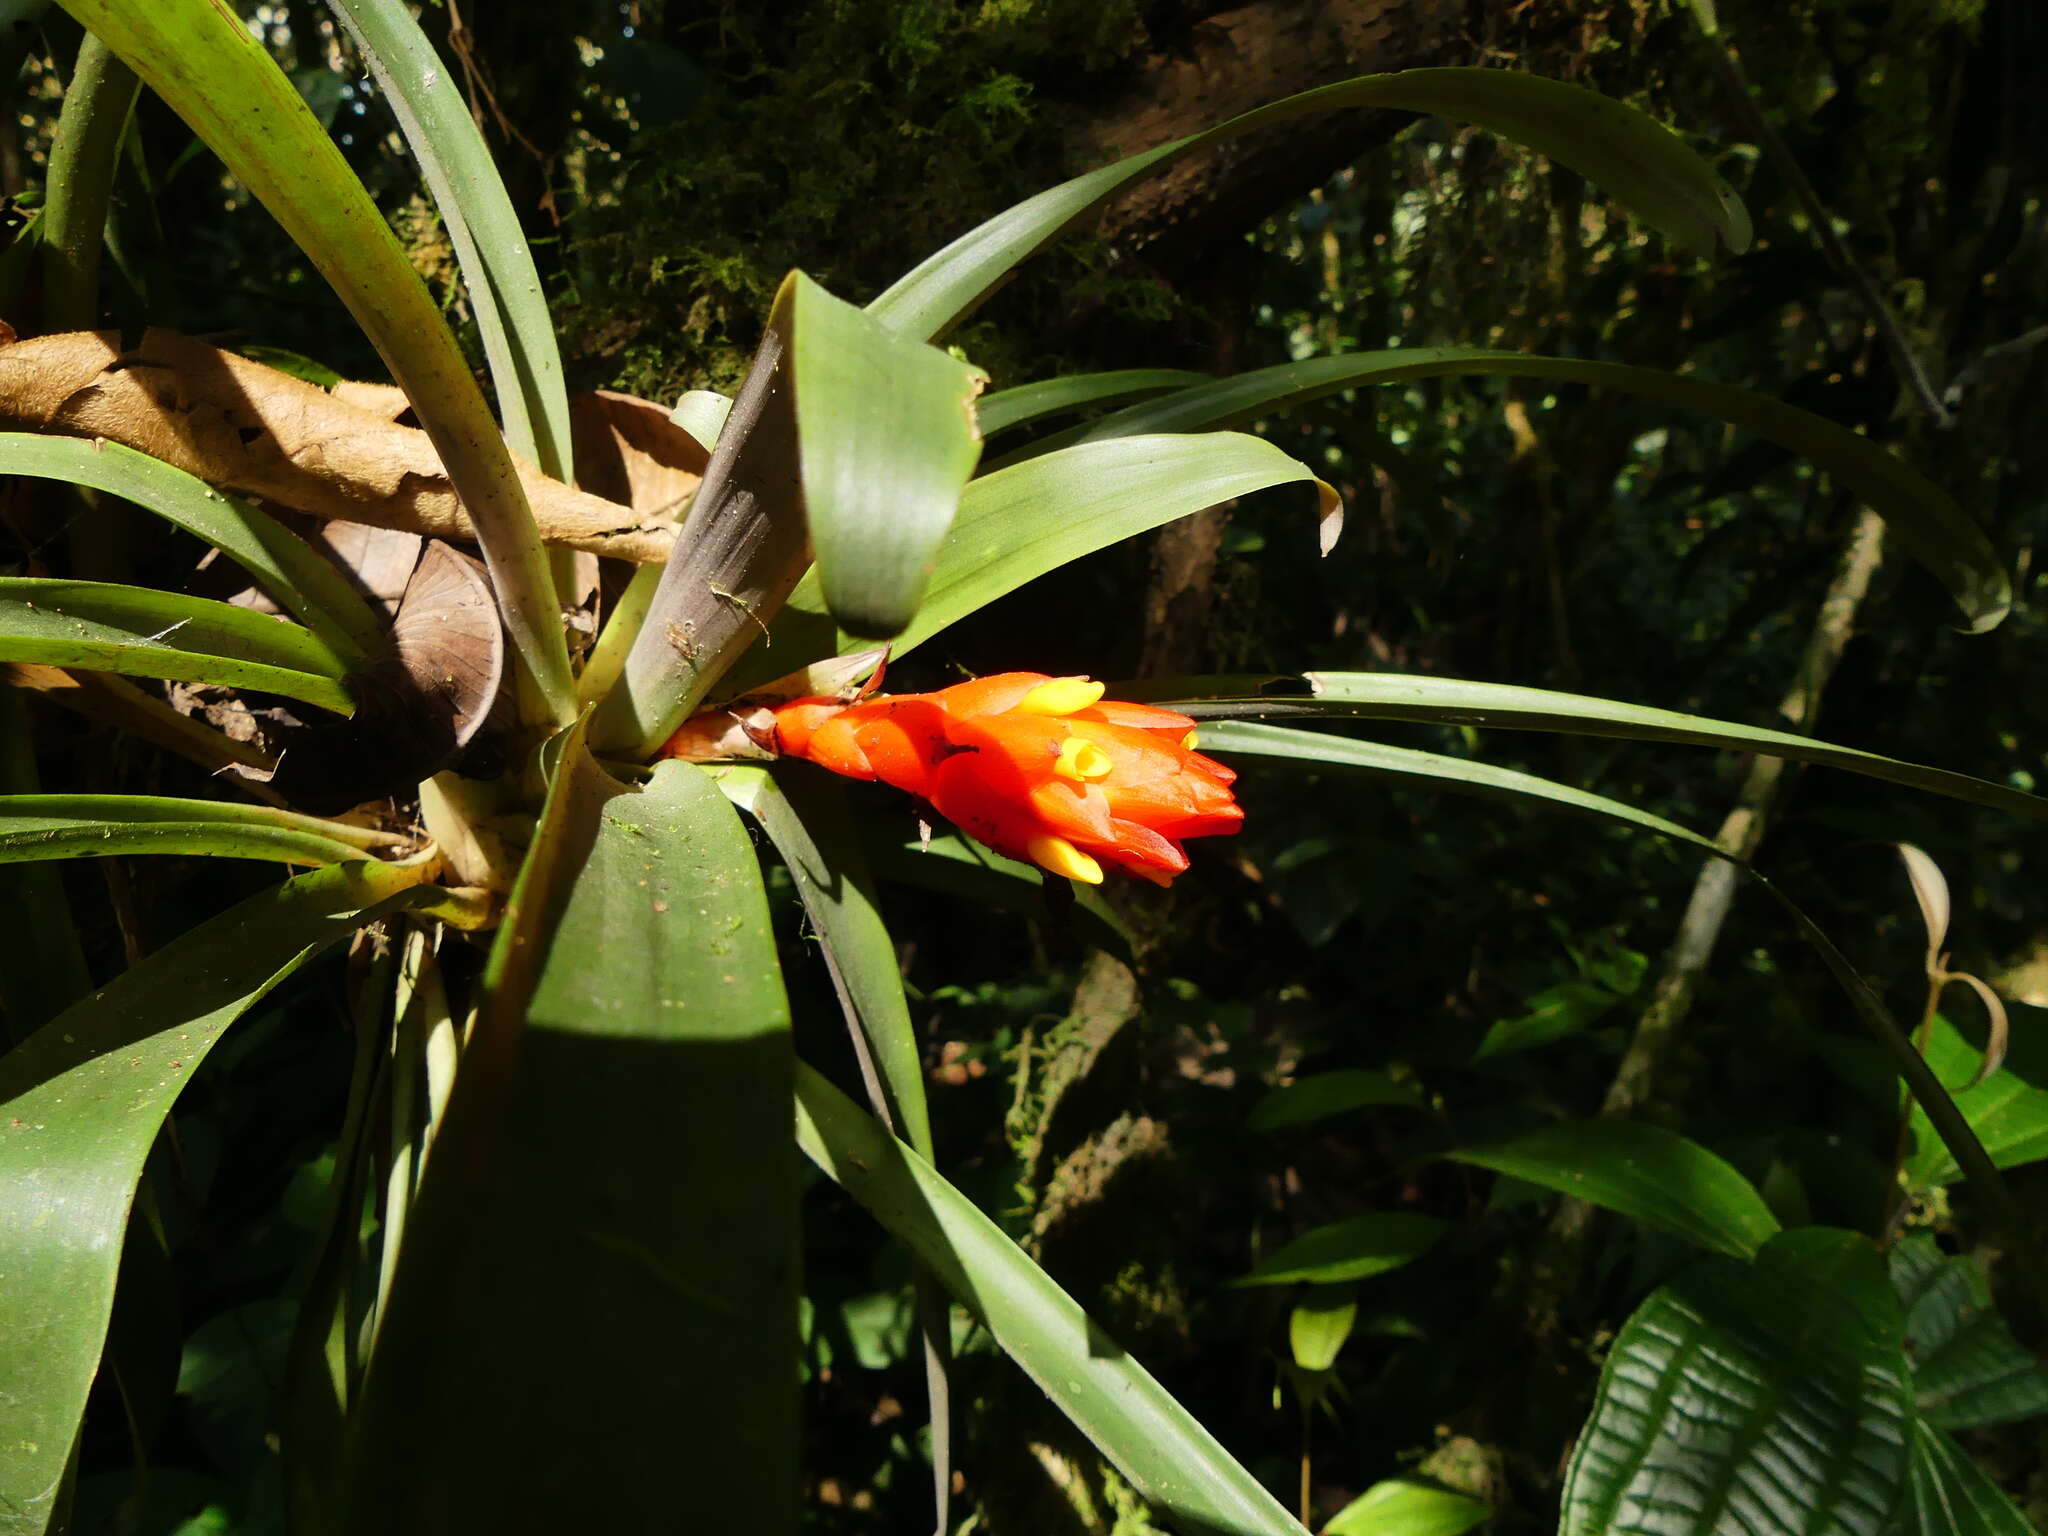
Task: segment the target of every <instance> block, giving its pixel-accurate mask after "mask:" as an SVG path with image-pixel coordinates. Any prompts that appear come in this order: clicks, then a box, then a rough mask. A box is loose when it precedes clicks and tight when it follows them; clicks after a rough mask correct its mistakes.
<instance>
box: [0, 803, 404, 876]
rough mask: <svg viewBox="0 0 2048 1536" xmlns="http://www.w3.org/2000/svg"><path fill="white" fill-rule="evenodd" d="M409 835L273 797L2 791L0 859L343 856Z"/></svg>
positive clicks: (324, 860) (297, 860)
mask: <svg viewBox="0 0 2048 1536" xmlns="http://www.w3.org/2000/svg"><path fill="white" fill-rule="evenodd" d="M403 842H404V839H403V838H399V837H394V836H392V835H391V834H389V833H386V832H371V831H367V830H366V829H364V828H362V827H351V826H347V825H344V824H343V823H341V822H337V821H323V820H322V819H321V818H319V817H317V816H301V815H299V814H298V813H297V812H295V811H286V810H279V809H276V808H275V807H272V806H267V805H237V804H233V803H231V802H228V801H218V800H175V799H170V798H165V797H159V796H151V795H0V864H8V863H18V862H24V861H27V860H33V859H78V858H109V857H112V856H113V855H116V854H131V853H175V854H202V855H214V856H217V857H221V858H232V859H277V860H279V861H281V862H283V863H286V864H339V863H341V862H343V861H344V860H347V859H360V858H363V857H365V855H366V852H367V850H369V849H372V848H391V847H397V846H400V845H401V844H402V843H403Z"/></svg>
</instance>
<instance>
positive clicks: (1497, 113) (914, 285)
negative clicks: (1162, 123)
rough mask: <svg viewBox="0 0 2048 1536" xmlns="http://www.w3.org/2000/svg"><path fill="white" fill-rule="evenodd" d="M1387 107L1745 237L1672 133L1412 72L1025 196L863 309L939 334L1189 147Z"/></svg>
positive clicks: (1602, 106)
mask: <svg viewBox="0 0 2048 1536" xmlns="http://www.w3.org/2000/svg"><path fill="white" fill-rule="evenodd" d="M1346 107H1352V108H1392V109H1397V110H1402V111H1408V112H1425V113H1436V114H1441V115H1442V116H1445V117H1449V118H1453V119H1455V120H1457V121H1459V122H1467V123H1477V124H1478V125H1480V126H1481V127H1484V128H1490V129H1492V130H1494V131H1495V132H1496V133H1499V134H1500V135H1501V136H1502V137H1504V138H1509V139H1513V140H1515V141H1517V142H1518V143H1522V144H1526V145H1528V146H1529V147H1530V148H1532V149H1536V150H1540V151H1541V152H1542V153H1544V154H1546V155H1549V156H1550V157H1551V158H1552V159H1554V160H1557V161H1558V162H1560V163H1561V164H1564V165H1568V166H1570V167H1571V168H1572V169H1573V170H1575V171H1578V172H1579V173H1580V174H1582V175H1584V176H1586V177H1587V178H1588V179H1590V180H1591V181H1592V182H1594V183H1595V184H1596V185H1598V186H1600V187H1601V188H1603V189H1604V190H1606V191H1607V192H1608V193H1610V194H1612V195H1613V196H1614V197H1616V198H1618V199H1620V200H1621V201H1622V202H1623V203H1625V204H1627V205H1628V206H1629V207H1630V208H1631V209H1633V210H1634V212H1635V213H1636V214H1637V215H1638V216H1639V217H1640V218H1642V219H1644V220H1645V221H1646V222H1648V223H1650V224H1654V225H1655V226H1656V227H1657V228H1659V229H1661V230H1663V231H1664V233H1665V234H1667V235H1669V236H1670V237H1671V238H1672V239H1673V240H1675V241H1677V242H1679V243H1680V244H1682V245H1686V246H1689V247H1691V248H1693V249H1695V250H1700V251H1712V250H1714V249H1716V248H1717V247H1719V246H1726V247H1727V248H1728V249H1730V250H1734V251H1740V250H1743V249H1744V248H1746V247H1747V246H1748V244H1749V237H1750V227H1749V215H1748V214H1747V213H1746V212H1745V211H1744V210H1743V207H1742V204H1741V202H1740V201H1739V200H1738V199H1737V198H1736V196H1735V194H1734V193H1733V192H1731V191H1730V190H1729V189H1728V187H1727V185H1726V184H1725V183H1724V182H1723V181H1722V180H1721V178H1720V177H1718V176H1716V175H1715V174H1714V173H1713V171H1712V170H1710V169H1709V168H1708V166H1707V165H1706V163H1705V162H1704V161H1702V160H1701V159H1700V158H1699V157H1698V156H1697V155H1695V154H1694V153H1693V152H1692V151H1691V150H1690V149H1688V148H1686V146H1685V144H1684V142H1683V141H1682V140H1681V139H1680V138H1679V137H1678V135H1676V134H1675V133H1673V132H1672V131H1671V130H1670V129H1668V128H1666V127H1664V126H1663V125H1662V124H1661V123H1658V122H1657V121H1655V120H1654V119H1653V118H1649V117H1646V116H1644V115H1643V114H1642V113H1641V112H1638V111H1636V110H1635V109H1634V108H1633V107H1629V106H1625V105H1623V104H1622V103H1621V102H1618V101H1613V100H1610V99H1609V98H1607V97H1605V96H1600V95H1597V94H1595V93H1594V92H1592V91H1588V90H1585V89H1583V88H1581V87H1579V86H1573V85H1565V84H1563V83H1562V82H1560V81H1556V80H1545V79H1541V78H1539V77H1538V76H1535V75H1524V74H1510V73H1508V72H1507V71H1506V70H1498V69H1410V70H1404V71H1402V72H1401V73H1399V74H1392V75H1365V76H1361V77H1360V78H1358V79H1355V80H1344V81H1339V82H1338V83H1337V84H1335V85H1326V86H1324V87H1322V88H1321V89H1320V90H1314V91H1304V92H1303V93H1302V94H1301V95H1299V96H1290V97H1288V98H1287V99H1286V100H1285V101H1277V102H1274V103H1272V104H1271V105H1270V106H1264V107H1260V108H1259V109H1258V110H1256V111H1253V112H1246V113H1244V114H1243V115H1242V116H1239V117H1233V118H1232V119H1230V121H1228V122H1226V123H1220V124H1218V125H1217V126H1216V127H1214V128H1211V129H1208V130H1207V131H1206V132H1203V133H1198V134H1195V135H1193V136H1192V137H1189V138H1185V139H1177V140H1175V141H1174V142H1173V143H1170V144H1163V145H1161V146H1160V147H1159V148H1157V149H1153V150H1148V151H1146V152H1145V153H1144V154H1141V155H1133V156H1131V157H1130V158H1129V159H1127V160H1119V161H1118V162H1117V163H1116V164H1114V165H1109V166H1104V167H1103V168H1102V169H1101V170H1099V171H1090V172H1089V173H1088V174H1087V175H1085V176H1077V177H1075V178H1074V179H1073V180H1072V181H1068V182H1063V183H1062V184H1061V185H1059V186H1057V187H1053V188H1050V189H1049V190H1047V191H1044V192H1041V193H1039V194H1038V195H1037V196H1036V197H1033V198H1028V199H1026V200H1025V201H1024V202H1021V203H1019V204H1018V205H1017V206H1016V207H1014V208H1011V209H1009V210H1008V211H1006V212H1003V213H999V214H997V215H996V216H995V217H994V218H992V219H990V220H989V221H988V222H987V223H985V224H982V225H979V226H978V227H976V228H974V229H972V230H970V231H968V232H967V233H966V234H964V235H962V236H961V237H960V238H959V239H958V240H955V241H954V242H953V243H952V244H951V245H949V246H947V247H946V248H945V249H944V250H942V251H939V252H938V253H937V254H935V255H933V256H930V257H928V258H926V260H925V261H924V262H922V263H921V264H920V265H919V266H917V267H916V268H915V269H914V270H912V271H911V272H909V273H908V274H906V275H905V276H904V277H902V278H899V279H898V280H897V281H896V283H895V284H894V285H893V286H891V287H890V289H889V290H888V292H886V293H884V294H883V295H882V296H881V297H880V298H878V299H876V300H875V302H874V303H873V304H871V305H869V306H868V308H869V310H870V312H871V313H873V314H874V315H875V316H876V317H877V318H878V319H880V320H882V321H883V322H884V323H885V324H888V325H890V326H893V327H895V328H896V329H897V330H901V331H906V332H908V333H910V334H911V335H914V336H923V337H927V338H936V337H938V336H941V335H943V334H944V333H945V332H946V331H948V330H950V329H951V328H952V327H953V326H954V325H956V324H958V323H959V321H960V320H961V318H962V317H963V316H965V315H966V314H968V313H969V312H970V311H971V310H973V309H974V307H975V306H976V305H978V304H980V303H981V301H982V300H983V299H985V298H987V297H988V296H989V294H991V293H993V292H994V291H995V290H996V288H997V287H999V286H1000V285H1001V284H1002V282H1003V281H1004V279H1005V278H1007V277H1008V276H1009V274H1010V272H1011V270H1012V269H1013V268H1015V267H1016V266H1017V265H1018V264H1019V263H1020V262H1022V261H1024V260H1025V259H1026V258H1028V257H1030V256H1032V255H1034V254H1036V253H1037V252H1039V251H1042V250H1044V249H1045V248H1046V247H1047V246H1048V245H1050V244H1052V243H1053V241H1055V240H1057V239H1058V238H1059V237H1060V236H1061V235H1063V234H1065V233H1066V232H1067V231H1068V230H1069V229H1072V228H1073V227H1074V226H1075V225H1076V224H1078V223H1079V222H1080V221H1081V220H1082V219H1084V218H1086V217H1087V216H1088V215H1089V214H1091V213H1093V212H1094V211H1095V210H1096V209H1098V208H1100V207H1101V206H1102V205H1103V204H1104V203H1106V202H1108V201H1109V199H1110V198H1112V197H1114V196H1115V195H1116V194H1117V193H1118V192H1120V191H1122V190H1123V189H1124V188H1125V187H1126V186H1128V185H1130V184H1131V183H1132V182H1134V181H1136V180H1138V179H1139V178H1140V177H1142V176H1146V175H1149V174H1150V173H1152V172H1154V171H1157V170H1162V169H1164V168H1165V166H1166V165H1168V164H1169V163H1170V162H1171V161H1172V160H1173V159H1174V158H1175V157H1176V156H1178V155H1181V154H1184V153H1186V152H1188V151H1189V150H1195V149H1201V148H1203V147H1205V146H1208V145H1211V144H1218V143H1222V142H1224V141H1226V140H1229V139H1233V138H1236V137H1238V136H1239V135H1240V134H1246V133H1255V132H1257V131H1259V130H1261V129H1264V128H1271V127H1275V126H1277V125H1279V124H1281V123H1286V122H1291V121H1293V120H1295V119H1297V118H1303V117H1309V116H1313V115H1318V114H1321V113H1325V112H1331V111H1336V110H1338V109H1341V108H1346Z"/></svg>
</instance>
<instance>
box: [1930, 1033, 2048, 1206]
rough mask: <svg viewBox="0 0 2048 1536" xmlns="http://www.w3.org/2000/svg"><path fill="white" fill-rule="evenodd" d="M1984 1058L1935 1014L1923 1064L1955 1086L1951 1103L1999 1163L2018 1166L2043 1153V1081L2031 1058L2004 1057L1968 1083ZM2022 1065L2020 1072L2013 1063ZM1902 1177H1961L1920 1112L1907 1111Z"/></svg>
mask: <svg viewBox="0 0 2048 1536" xmlns="http://www.w3.org/2000/svg"><path fill="white" fill-rule="evenodd" d="M1983 1063H1984V1053H1983V1052H1982V1051H1980V1050H1978V1049H1977V1048H1976V1047H1975V1046H1974V1045H1972V1044H1971V1043H1970V1042H1969V1041H1968V1040H1967V1039H1966V1038H1964V1036H1963V1034H1962V1032H1961V1031H1960V1030H1958V1029H1957V1028H1956V1027H1955V1025H1953V1024H1951V1023H1949V1021H1948V1020H1947V1019H1946V1018H1943V1017H1942V1016H1940V1015H1939V1014H1937V1015H1936V1016H1935V1018H1934V1022H1933V1025H1932V1027H1931V1029H1930V1031H1929V1035H1928V1043H1927V1065H1928V1066H1929V1068H1931V1069H1932V1070H1933V1072H1934V1075H1935V1076H1936V1077H1938V1078H1940V1079H1941V1081H1942V1082H1944V1083H1946V1084H1949V1085H1951V1087H1952V1088H1953V1089H1954V1090H1955V1100H1956V1106H1957V1108H1958V1109H1960V1110H1961V1111H1962V1113H1963V1115H1964V1116H1965V1117H1966V1118H1967V1119H1968V1120H1969V1123H1970V1126H1971V1129H1973V1130H1974V1131H1975V1132H1976V1133H1977V1136H1978V1139H1979V1140H1981V1141H1982V1142H1983V1143H1984V1148H1985V1150H1986V1151H1987V1152H1989V1153H1990V1155H1991V1160H1992V1161H1993V1162H1994V1163H1996V1164H1997V1165H1998V1166H1999V1167H2000V1168H2018V1167H2020V1166H2022V1165H2023V1164H2026V1163H2036V1162H2039V1161H2041V1159H2043V1158H2048V1087H2043V1086H2041V1084H2040V1081H2039V1079H2038V1077H2036V1076H2032V1075H2029V1074H2031V1073H2033V1072H2034V1059H2033V1058H2032V1057H2031V1056H2030V1059H2029V1060H2028V1061H2027V1062H2025V1063H2014V1062H2011V1061H2008V1063H2007V1064H2006V1065H2005V1066H2004V1067H2002V1068H2000V1069H1999V1070H1998V1071H1996V1072H1993V1073H1992V1074H1991V1076H1990V1077H1988V1078H1986V1079H1985V1080H1984V1081H1983V1082H1981V1083H1979V1084H1977V1086H1976V1087H1974V1088H1966V1087H1964V1086H1963V1085H1965V1084H1967V1083H1969V1082H1971V1081H1972V1080H1973V1079H1974V1078H1975V1077H1976V1075H1977V1073H1978V1071H1979V1069H1980V1068H1981V1067H1982V1066H1983ZM2021 1065H2024V1066H2026V1068H2027V1072H2025V1073H2023V1072H2022V1071H2020V1070H2017V1068H2018V1067H2019V1066H2021ZM1904 1173H1905V1175H1906V1183H1907V1184H1908V1185H1909V1186H1910V1187H1911V1188H1914V1189H1934V1188H1937V1187H1939V1186H1941V1185H1944V1184H1953V1183H1954V1182H1955V1181H1956V1180H1957V1179H1959V1178H1960V1177H1962V1169H1961V1168H1960V1167H1959V1166H1958V1165H1957V1162H1956V1159H1955V1157H1954V1156H1953V1155H1952V1154H1951V1153H1950V1152H1949V1150H1948V1149H1947V1147H1946V1146H1944V1145H1943V1142H1942V1139H1941V1137H1940V1136H1938V1135H1937V1134H1936V1133H1935V1128H1934V1127H1933V1126H1932V1125H1931V1124H1930V1123H1929V1122H1928V1119H1927V1117H1926V1115H1925V1113H1924V1112H1923V1111H1922V1110H1920V1109H1919V1108H1918V1107H1917V1106H1916V1107H1915V1109H1914V1111H1913V1151H1912V1154H1911V1155H1910V1156H1909V1157H1908V1158H1907V1159H1906V1162H1905V1168H1904Z"/></svg>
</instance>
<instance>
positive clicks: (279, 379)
mask: <svg viewBox="0 0 2048 1536" xmlns="http://www.w3.org/2000/svg"><path fill="white" fill-rule="evenodd" d="M353 393H354V395H355V398H344V397H341V396H338V395H332V394H329V393H328V392H327V391H326V390H324V389H321V388H320V387H319V386H318V385H317V384H309V383H307V382H306V381H304V380H303V379H295V378H293V377H292V376H291V375H289V374H285V373H280V372H278V371H277V370H276V369H275V368H269V367H266V366H264V365H263V364H262V363H258V362H253V361H251V360H250V359H248V358H246V357H238V356H236V355H235V354H234V353H232V352H223V351H222V350H220V349H219V348H218V347H212V346H208V345H207V344H206V343H205V342H203V341H196V340H194V339H193V338H192V337H190V336H181V335H179V334H177V333H176V332H174V331H163V330H152V331H149V332H147V333H146V334H145V335H144V336H143V338H142V343H141V345H139V346H137V347H136V348H135V349H134V350H132V351H128V352H123V351H122V350H121V348H120V342H119V338H118V336H117V335H116V334H115V333H114V332H111V331H72V332H67V333H64V334H61V335H55V336H37V337H33V338H31V339H30V340H27V341H15V342H10V343H6V344H4V345H0V420H4V421H5V422H6V423H7V424H9V425H11V426H19V427H26V428H28V429H30V430H33V431H39V432H60V433H64V434H67V435H69V436H73V437H100V438H105V439H107V440H108V441H109V442H116V443H121V444H124V445H125V446H127V447H130V448H134V449H137V450H138V451H140V452H143V453H147V454H149V455H151V456H152V457H154V458H158V459H162V460H163V461H164V462H165V463H168V464H174V465H176V466H177V467H178V468H180V469H182V470H185V471H186V472H187V473H189V474H192V475H196V476H198V477H199V478H200V479H202V480H204V481H206V482H208V483H209V484H211V485H216V486H220V487H222V488H223V489H226V490H232V491H235V492H237V493H239V494H242V495H245V496H252V497H261V498H263V499H265V500H268V501H273V502H276V503H278V504H279V505H281V506H285V507H290V508H292V509H293V510H295V511H299V512H306V513H310V514H311V515H313V516H315V517H323V518H340V519H343V520H345V521H348V522H355V523H368V524H370V525H372V526H373V527H379V528H403V529H406V530H409V531H411V532H414V533H420V534H425V535H428V536H430V537H434V538H443V539H465V540H466V539H472V538H473V537H474V533H473V531H472V529H471V527H470V523H469V519H468V516H467V515H466V514H465V513H464V512H463V510H462V506H461V503H460V502H459V501H458V499H457V498H456V495H455V490H454V487H453V486H452V485H451V484H450V483H449V480H448V476H447V474H446V473H445V471H444V470H443V469H442V466H441V461H440V459H439V457H438V456H437V455H436V454H435V452H434V449H433V445H432V443H431V442H430V441H429V440H428V438H427V434H426V433H425V432H423V431H421V430H419V429H418V428H416V427H401V426H398V425H396V424H394V423H393V422H392V421H391V420H390V418H389V416H388V415H386V414H385V412H386V411H388V410H389V408H390V405H391V403H392V402H391V400H390V397H389V395H388V394H380V395H378V396H376V397H375V398H376V399H377V400H378V408H376V409H371V408H369V407H367V406H364V405H362V404H359V403H357V400H359V399H361V398H363V397H362V395H361V394H360V392H353ZM519 472H520V480H521V483H522V484H523V485H524V486H525V488H526V495H527V500H528V502H529V503H530V504H531V505H532V508H533V515H534V520H535V521H536V522H537V523H538V524H539V525H540V530H541V537H542V538H543V539H545V540H546V541H547V542H548V543H550V544H558V545H563V546H566V547H568V548H571V549H580V550H587V551H589V552H591V553H593V554H604V555H614V556H617V557H618V558H620V559H623V560H633V561H638V562H643V563H644V562H656V561H661V560H665V559H666V558H667V557H668V551H669V547H670V546H671V545H672V544H673V543H674V542H675V527H674V522H673V519H664V518H661V517H658V516H644V515H642V514H640V513H637V512H635V511H633V510H632V509H631V508H629V507H624V506H620V505H619V504H618V503H616V502H611V501H606V500H605V499H604V498H602V497H600V496H593V495H591V494H590V493H588V492H586V491H579V490H576V489H574V488H572V487H570V486H566V485H563V484H561V483H560V482H559V481H556V480H551V479H549V478H548V477H547V476H546V475H543V474H542V473H541V472H540V471H539V470H537V469H535V468H534V467H533V466H531V465H528V464H521V465H520V466H519Z"/></svg>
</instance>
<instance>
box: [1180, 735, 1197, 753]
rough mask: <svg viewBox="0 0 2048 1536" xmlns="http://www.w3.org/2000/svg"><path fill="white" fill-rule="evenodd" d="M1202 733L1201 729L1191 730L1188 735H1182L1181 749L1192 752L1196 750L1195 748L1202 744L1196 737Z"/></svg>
mask: <svg viewBox="0 0 2048 1536" xmlns="http://www.w3.org/2000/svg"><path fill="white" fill-rule="evenodd" d="M1201 734H1202V733H1201V732H1200V731H1189V732H1188V733H1187V735H1185V736H1183V737H1181V739H1180V749H1181V751H1183V752H1192V751H1194V750H1195V748H1196V747H1198V746H1200V745H1201V743H1200V742H1198V741H1196V740H1195V738H1196V737H1197V736H1199V735H1201Z"/></svg>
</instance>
